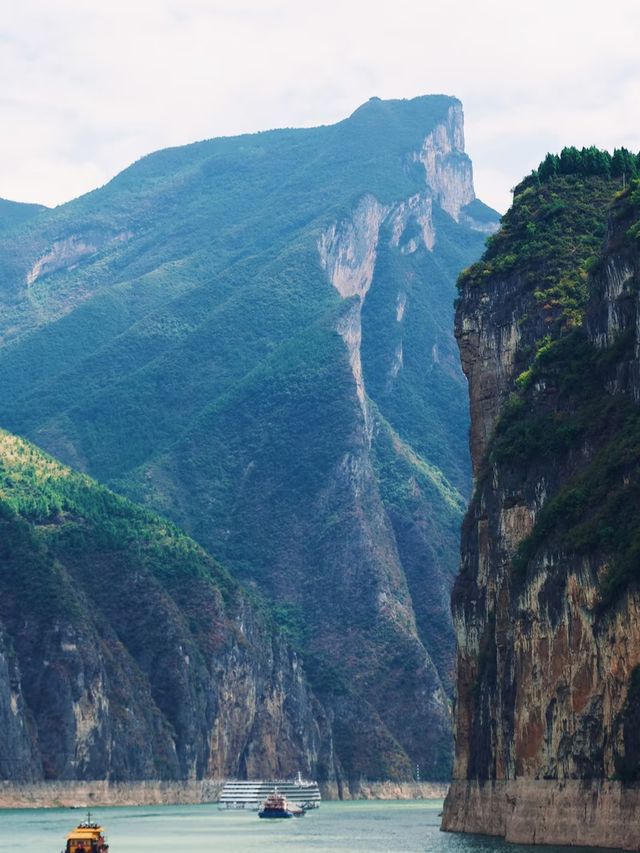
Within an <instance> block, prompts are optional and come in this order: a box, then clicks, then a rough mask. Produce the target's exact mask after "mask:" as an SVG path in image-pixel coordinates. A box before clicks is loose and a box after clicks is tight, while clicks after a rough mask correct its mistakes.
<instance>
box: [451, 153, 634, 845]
mask: <svg viewBox="0 0 640 853" xmlns="http://www.w3.org/2000/svg"><path fill="white" fill-rule="evenodd" d="M639 165H640V162H639V161H638V159H637V158H635V157H634V156H632V155H630V154H629V152H625V151H624V150H621V151H618V152H616V153H615V154H614V156H613V158H611V157H610V156H609V155H608V154H606V152H599V151H597V150H593V149H586V150H583V151H582V152H578V151H576V150H575V149H565V151H563V153H562V155H561V157H560V158H558V157H553V156H550V157H548V158H547V159H546V160H545V161H544V163H543V164H542V165H541V167H540V169H539V170H537V171H536V172H535V173H534V174H533V175H531V176H530V177H529V178H527V179H526V180H525V181H523V182H522V184H520V186H519V187H517V188H516V190H515V196H514V201H513V206H512V208H511V210H510V211H509V213H508V214H507V215H506V216H505V218H504V220H503V226H502V228H501V230H500V232H499V233H498V234H497V235H496V236H495V237H494V238H492V240H491V243H490V245H489V247H488V249H487V251H486V253H485V255H484V258H483V260H482V261H481V262H480V263H478V264H475V265H473V266H472V267H471V268H470V269H468V270H467V271H466V272H465V273H464V274H463V275H462V276H461V279H460V283H459V285H460V297H459V303H458V309H457V314H456V335H457V338H458V342H459V345H460V352H461V355H462V363H463V367H464V370H465V373H466V374H467V376H468V378H469V392H470V398H471V419H472V428H471V446H472V455H473V465H474V473H475V478H476V486H475V493H474V496H473V499H472V502H471V506H470V508H469V511H468V513H467V516H466V519H465V522H464V526H463V532H462V566H461V571H460V575H459V577H458V579H457V581H456V585H455V590H454V594H453V612H454V623H455V627H456V635H457V639H458V667H457V672H458V681H457V690H458V702H457V710H456V724H455V735H456V758H455V766H454V782H453V785H452V787H451V790H450V793H449V795H448V797H447V801H446V804H445V812H444V823H443V826H444V828H445V829H450V830H464V831H468V832H484V833H488V834H494V835H502V836H504V837H506V838H507V839H509V840H511V841H518V842H523V843H535V842H537V843H547V844H572V845H585V846H586V845H600V846H605V847H624V848H625V849H637V848H638V845H639V844H640V835H639V833H638V825H637V820H636V819H635V816H636V815H637V809H638V807H639V806H640V800H639V798H638V789H637V784H636V783H637V781H638V779H639V778H640V740H639V737H638V719H640V717H639V713H640V711H639V708H640V705H639V702H640V642H639V640H640V603H639V589H638V579H639V575H638V566H639V562H638V557H639V554H640V515H639V513H638V507H639V505H640V504H639V501H638V498H639V494H640V492H639V489H640V410H639V408H638V403H639V401H640V382H639V377H640V364H639V362H638V353H639V344H638V341H639V337H638V336H639V329H638V289H639V285H640V242H639V235H640V184H639V182H638V180H637V179H636V180H630V179H632V178H633V175H634V174H635V175H637V174H638V166H639Z"/></svg>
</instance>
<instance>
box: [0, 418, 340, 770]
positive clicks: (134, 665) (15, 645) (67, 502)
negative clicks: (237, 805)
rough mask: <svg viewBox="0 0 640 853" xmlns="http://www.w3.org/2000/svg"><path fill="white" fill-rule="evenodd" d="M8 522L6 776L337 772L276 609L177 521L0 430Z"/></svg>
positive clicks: (1, 613) (2, 701) (0, 666)
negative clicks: (243, 586) (252, 596)
mask: <svg viewBox="0 0 640 853" xmlns="http://www.w3.org/2000/svg"><path fill="white" fill-rule="evenodd" d="M0 529H1V534H0V719H2V723H3V725H2V727H1V728H0V778H5V779H13V780H19V781H26V780H38V779H42V778H45V779H105V778H106V779H110V780H113V781H126V780H131V779H133V780H135V779H187V778H201V777H203V776H204V775H213V776H214V777H218V778H219V777H225V776H237V775H242V774H245V773H249V774H250V775H261V774H264V773H272V772H274V771H277V772H279V773H282V774H285V775H291V774H294V773H295V772H296V771H297V768H298V767H300V766H302V767H305V769H306V772H312V771H315V772H317V770H318V767H324V768H325V775H326V776H328V778H333V776H334V772H335V769H336V768H335V767H334V766H333V764H332V763H331V759H330V755H331V736H330V731H329V728H328V725H327V723H326V720H325V718H324V716H323V713H322V711H321V709H320V707H319V705H318V702H317V700H315V699H314V697H313V696H312V694H311V693H310V691H309V689H308V687H307V686H306V683H305V681H304V678H303V675H302V672H301V668H300V663H299V661H297V660H296V658H295V656H294V655H293V653H292V652H291V650H290V648H288V647H287V646H286V644H285V642H284V641H283V639H282V638H281V636H280V635H279V634H278V632H277V631H275V630H274V625H273V622H272V619H271V617H270V616H269V614H268V611H267V610H266V608H265V607H264V606H262V607H260V606H259V605H258V604H257V603H256V602H255V601H250V600H249V599H248V598H247V597H246V596H245V595H244V594H243V593H242V592H241V590H240V589H239V587H238V584H237V583H236V582H235V581H234V580H233V579H232V578H231V577H230V576H229V575H228V573H227V572H225V571H224V570H223V569H222V568H221V567H220V566H219V564H217V563H216V562H215V561H214V560H213V559H212V558H211V557H210V556H209V555H208V554H207V553H206V552H205V551H203V549H202V548H200V547H199V546H198V545H196V544H195V542H193V541H192V540H189V539H188V538H187V537H186V536H184V534H182V533H181V532H180V531H179V530H177V528H175V527H174V526H173V525H172V524H170V523H169V522H167V521H165V520H164V519H161V518H159V517H158V516H155V515H153V514H152V513H150V512H148V511H146V510H142V509H140V508H139V507H136V506H134V505H133V504H131V503H130V502H129V501H127V500H125V499H123V498H121V497H118V496H116V495H115V494H113V493H112V492H109V491H108V490H107V489H105V488H104V487H101V486H99V485H98V484H97V483H95V482H94V481H93V480H90V479H89V478H88V477H86V476H84V475H79V474H76V473H74V472H73V471H71V470H70V469H68V468H66V467H64V466H62V465H60V464H59V463H58V462H56V461H55V460H53V459H52V458H51V457H49V456H46V455H44V454H43V453H42V452H40V451H39V450H37V449H36V448H35V447H33V445H30V444H28V443H27V442H25V441H23V440H21V439H18V438H16V437H15V436H12V435H10V434H9V433H5V432H0ZM285 697H286V698H285ZM274 739H275V740H276V741H282V746H281V747H280V748H278V749H277V751H276V750H275V748H274V743H273V741H274Z"/></svg>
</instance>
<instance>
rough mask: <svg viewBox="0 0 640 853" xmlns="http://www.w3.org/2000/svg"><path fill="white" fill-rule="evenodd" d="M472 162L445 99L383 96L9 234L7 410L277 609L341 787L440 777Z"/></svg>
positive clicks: (479, 224)
mask: <svg viewBox="0 0 640 853" xmlns="http://www.w3.org/2000/svg"><path fill="white" fill-rule="evenodd" d="M463 146H464V141H463V128H462V111H461V107H460V104H459V102H458V101H456V100H455V99H452V98H447V97H443V96H433V97H425V98H417V99H415V100H412V101H389V102H383V101H380V100H378V99H372V100H371V101H369V102H368V103H367V104H365V105H364V106H362V107H361V108H360V109H358V110H356V112H355V113H354V114H353V115H352V116H351V117H350V118H348V119H346V120H345V121H343V122H340V123H339V124H337V125H333V126H330V127H321V128H315V129H309V130H282V131H270V132H267V133H261V134H256V135H252V136H244V137H237V138H233V139H216V140H211V141H207V142H201V143H196V144H194V145H191V146H186V147H184V148H179V149H171V150H167V151H161V152H158V153H157V154H153V155H151V156H149V157H146V158H144V159H143V160H141V161H140V162H139V163H136V164H134V165H133V166H131V167H130V168H129V169H127V170H126V171H125V172H123V173H122V174H121V175H119V176H117V177H116V178H115V179H114V180H113V181H112V182H111V183H110V184H108V185H107V186H106V187H103V188H102V189H100V190H97V191H95V192H93V193H90V194H88V195H87V196H84V197H82V198H80V199H78V200H76V201H74V202H71V203H70V204H68V205H64V206H62V207H61V208H58V209H56V210H55V211H52V212H50V213H46V214H44V215H42V216H40V217H38V219H37V221H36V220H34V221H33V222H31V223H27V224H26V225H25V226H23V227H22V228H19V229H13V230H12V231H11V232H10V233H9V234H7V235H6V236H5V238H4V240H0V282H1V283H0V334H1V335H2V339H3V341H4V345H3V347H2V348H1V349H0V400H1V403H0V419H1V420H2V422H3V423H4V424H5V425H6V426H7V427H8V428H10V429H12V430H14V431H17V432H19V433H21V434H24V435H27V436H29V437H30V438H32V439H33V440H35V441H37V442H38V443H39V444H41V445H42V446H43V447H45V448H46V449H47V450H49V451H50V452H52V453H55V454H56V455H57V456H59V457H60V458H62V459H64V460H65V461H66V462H68V463H70V464H73V465H74V466H76V467H78V468H80V469H82V470H85V471H87V472H88V473H90V474H92V475H93V476H95V477H97V478H98V479H100V480H102V481H103V482H105V483H108V484H110V485H111V486H113V487H114V488H116V489H117V490H118V491H121V492H122V493H124V494H126V495H128V496H130V497H133V498H134V499H135V500H137V501H138V502H141V503H145V504H147V505H148V506H150V507H153V508H155V509H159V510H161V511H162V512H163V513H164V514H166V515H168V516H169V517H171V518H172V519H174V520H175V521H176V522H178V523H179V524H180V525H181V526H182V527H183V528H184V529H185V530H186V531H187V532H188V533H189V534H190V535H192V536H193V537H195V538H196V539H197V540H198V541H199V542H200V543H201V544H202V545H204V546H205V547H206V548H207V549H208V550H209V551H210V552H211V553H213V554H214V555H215V556H216V557H217V558H219V559H220V560H221V561H222V562H223V563H224V564H225V565H226V566H227V567H228V568H229V569H230V571H231V572H232V573H233V574H234V576H236V577H237V578H239V579H241V580H242V581H243V582H245V583H247V584H255V585H256V587H257V588H259V589H260V590H261V591H262V593H264V594H266V595H268V596H269V597H271V598H272V599H273V600H274V601H275V602H276V603H277V604H278V606H279V608H280V609H279V613H280V614H281V618H282V620H283V623H284V624H285V626H286V627H287V628H288V629H289V630H291V631H293V633H294V634H295V641H296V643H297V645H298V648H299V650H300V652H301V654H303V655H304V656H305V658H306V660H307V661H308V662H311V670H310V671H312V672H313V671H315V672H316V673H318V674H319V673H326V672H329V671H331V672H334V671H335V678H332V679H328V680H327V679H326V678H324V679H320V680H321V681H322V683H323V685H324V686H323V689H324V696H323V701H324V702H325V704H326V707H327V708H328V709H329V710H330V713H331V714H332V715H333V717H334V720H335V721H336V726H337V727H339V726H342V729H343V730H344V737H343V738H342V741H343V743H344V744H345V747H344V748H345V749H347V748H348V755H347V754H346V753H345V754H344V755H341V759H342V760H343V761H344V762H345V766H346V772H347V773H348V774H349V776H350V778H352V779H354V780H357V779H359V778H361V777H363V776H365V777H367V776H368V777H371V778H377V777H386V776H390V777H392V778H403V777H407V776H410V775H411V774H412V773H413V771H414V767H415V764H416V763H419V764H420V765H421V767H422V770H423V774H426V775H432V776H434V777H435V776H437V777H442V776H444V775H446V773H447V772H448V763H449V754H450V738H449V726H450V723H449V709H448V699H447V692H448V691H449V690H450V687H451V671H452V662H453V634H452V630H451V625H450V617H449V608H448V590H449V588H450V586H451V583H452V580H453V576H454V573H455V569H456V565H457V529H458V525H459V521H460V518H461V510H462V505H463V500H464V495H465V494H466V493H467V492H468V489H469V471H468V465H467V450H466V430H467V419H466V405H465V390H464V379H463V377H462V375H461V373H460V370H459V367H458V363H457V354H456V352H455V346H454V343H453V339H452V336H451V332H450V328H451V323H452V301H453V295H454V289H453V281H454V278H455V275H456V273H457V271H458V270H459V269H461V268H462V267H463V266H466V265H467V264H468V263H470V262H471V261H473V260H474V259H475V257H477V255H478V254H479V252H480V250H481V247H482V245H483V242H484V239H485V236H486V234H487V233H489V232H490V231H491V230H492V229H493V228H494V226H495V223H496V220H497V217H496V215H495V214H493V212H491V211H489V210H488V209H487V208H485V207H484V206H483V205H482V204H481V203H480V202H479V201H478V200H477V199H475V196H474V192H473V184H472V177H471V164H470V161H469V159H468V158H467V156H466V155H465V154H464V147H463ZM329 682H330V683H329ZM344 683H347V684H349V685H350V690H351V693H352V694H353V695H352V697H351V699H350V700H349V702H346V700H345V698H344V691H343V687H342V686H341V685H343V684H344ZM332 684H333V687H332V686H331V685H332ZM356 696H357V697H359V698H358V701H357V702H356V705H354V704H353V703H354V702H355V701H356V700H355V698H354V697H356ZM390 697H391V698H390ZM408 708H410V709H411V710H410V711H408V710H407V709H408ZM374 719H379V720H380V721H381V722H380V724H379V725H378V723H376V724H375V725H373V726H371V725H369V722H370V721H371V720H374ZM365 720H367V721H369V722H368V724H367V726H365V725H364V721H365ZM383 730H384V737H383V736H382V735H381V732H382V731H383ZM381 744H383V745H382V746H381Z"/></svg>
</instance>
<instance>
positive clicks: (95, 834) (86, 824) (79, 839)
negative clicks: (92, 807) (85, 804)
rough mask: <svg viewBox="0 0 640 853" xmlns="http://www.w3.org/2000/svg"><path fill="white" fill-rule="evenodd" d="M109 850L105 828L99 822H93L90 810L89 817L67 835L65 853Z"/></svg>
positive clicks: (104, 852) (99, 852) (105, 852)
mask: <svg viewBox="0 0 640 853" xmlns="http://www.w3.org/2000/svg"><path fill="white" fill-rule="evenodd" d="M108 851H109V845H108V844H107V839H106V838H105V834H104V829H103V828H102V827H101V826H100V825H99V824H97V823H92V821H91V812H89V813H88V814H87V819H86V820H83V821H82V822H81V823H79V824H78V825H77V826H76V828H75V829H72V830H71V832H70V833H69V834H68V835H67V846H66V847H65V848H64V850H63V853H108Z"/></svg>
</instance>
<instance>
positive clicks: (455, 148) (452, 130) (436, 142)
mask: <svg viewBox="0 0 640 853" xmlns="http://www.w3.org/2000/svg"><path fill="white" fill-rule="evenodd" d="M414 156H415V158H416V160H418V161H419V162H421V163H422V164H423V165H424V168H425V172H426V179H427V186H428V187H429V188H430V189H431V190H432V192H433V194H434V197H435V200H436V201H437V202H438V204H439V205H440V206H441V207H442V209H443V210H446V211H447V213H448V214H449V215H450V216H452V217H453V218H454V219H455V220H456V221H458V219H459V218H460V210H461V209H462V208H463V207H465V206H466V205H467V204H470V203H471V202H472V201H473V200H474V199H475V197H476V196H475V192H474V189H473V171H472V167H471V161H470V160H469V158H468V157H467V155H466V154H465V153H464V123H463V116H462V106H461V105H460V104H456V105H454V106H452V107H450V108H449V112H448V115H447V120H446V122H444V123H442V124H439V125H438V126H437V127H436V128H435V129H434V130H433V131H432V132H431V133H430V134H429V135H428V136H427V137H426V138H425V140H424V143H423V145H422V149H421V150H420V151H419V152H417V153H416V154H415V155H414Z"/></svg>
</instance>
